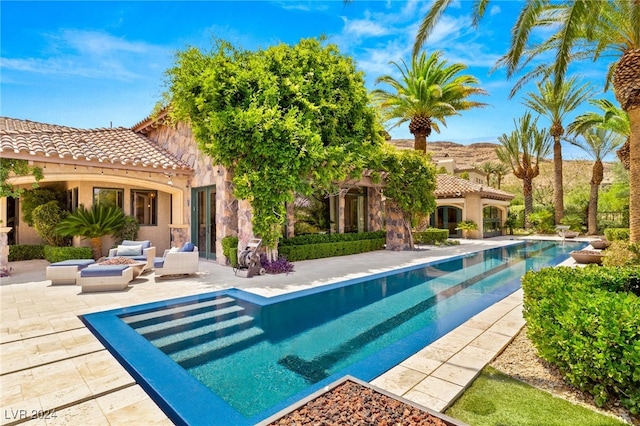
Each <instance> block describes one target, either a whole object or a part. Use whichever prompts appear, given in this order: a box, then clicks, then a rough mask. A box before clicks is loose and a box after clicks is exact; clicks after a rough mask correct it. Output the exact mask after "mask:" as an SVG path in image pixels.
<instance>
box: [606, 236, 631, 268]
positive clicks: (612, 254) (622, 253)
mask: <svg viewBox="0 0 640 426" xmlns="http://www.w3.org/2000/svg"><path fill="white" fill-rule="evenodd" d="M602 264H603V265H605V266H634V265H637V266H640V243H633V244H631V243H629V242H627V241H614V242H612V243H611V245H610V246H609V247H608V248H607V249H606V250H605V251H604V257H603V259H602Z"/></svg>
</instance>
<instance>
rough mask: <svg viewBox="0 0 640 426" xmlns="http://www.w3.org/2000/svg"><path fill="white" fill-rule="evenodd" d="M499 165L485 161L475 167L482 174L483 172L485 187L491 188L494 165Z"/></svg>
mask: <svg viewBox="0 0 640 426" xmlns="http://www.w3.org/2000/svg"><path fill="white" fill-rule="evenodd" d="M497 164H499V163H494V162H493V161H485V162H484V163H482V164H480V165H479V166H476V168H477V169H478V170H480V171H482V172H484V173H485V174H486V175H487V176H486V179H487V186H491V176H493V173H494V170H495V169H496V165H497Z"/></svg>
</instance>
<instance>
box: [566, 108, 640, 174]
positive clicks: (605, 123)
mask: <svg viewBox="0 0 640 426" xmlns="http://www.w3.org/2000/svg"><path fill="white" fill-rule="evenodd" d="M589 103H590V104H591V105H594V106H596V107H598V108H600V110H602V113H598V112H587V113H585V114H581V115H579V116H577V117H576V118H575V119H574V120H573V122H572V123H571V124H570V125H569V127H568V128H567V131H568V132H569V133H575V134H580V133H584V132H585V131H586V130H588V129H589V128H591V127H593V126H598V127H602V128H604V129H609V130H611V131H614V132H616V133H618V134H619V135H621V136H624V137H625V143H624V145H622V148H620V149H619V150H618V151H617V152H616V153H617V155H618V158H619V159H620V161H621V162H622V165H623V166H624V168H625V169H627V170H629V140H630V139H631V123H630V122H629V115H628V114H627V113H626V112H624V111H623V110H622V108H618V107H617V106H615V105H614V104H613V103H612V102H611V101H609V100H607V99H592V100H590V101H589Z"/></svg>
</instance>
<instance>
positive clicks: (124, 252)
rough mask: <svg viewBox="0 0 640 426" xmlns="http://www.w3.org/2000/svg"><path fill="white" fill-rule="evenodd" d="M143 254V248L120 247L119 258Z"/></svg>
mask: <svg viewBox="0 0 640 426" xmlns="http://www.w3.org/2000/svg"><path fill="white" fill-rule="evenodd" d="M141 254H142V246H122V245H120V246H118V250H117V255H118V256H140V255H141Z"/></svg>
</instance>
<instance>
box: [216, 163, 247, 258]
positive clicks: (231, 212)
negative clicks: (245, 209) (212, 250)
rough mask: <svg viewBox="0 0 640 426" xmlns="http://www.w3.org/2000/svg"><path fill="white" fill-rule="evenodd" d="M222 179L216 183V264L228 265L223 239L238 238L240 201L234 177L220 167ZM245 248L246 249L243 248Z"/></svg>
mask: <svg viewBox="0 0 640 426" xmlns="http://www.w3.org/2000/svg"><path fill="white" fill-rule="evenodd" d="M219 173H221V176H220V178H219V179H218V181H217V182H216V224H215V226H216V262H218V263H219V264H221V265H226V262H227V259H226V257H225V256H224V254H222V239H223V238H224V237H236V236H238V225H239V218H238V214H239V212H238V200H237V199H236V197H235V196H234V195H233V182H232V179H233V175H232V174H231V172H229V171H228V170H226V169H225V168H223V167H220V171H219ZM242 248H244V247H242Z"/></svg>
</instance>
